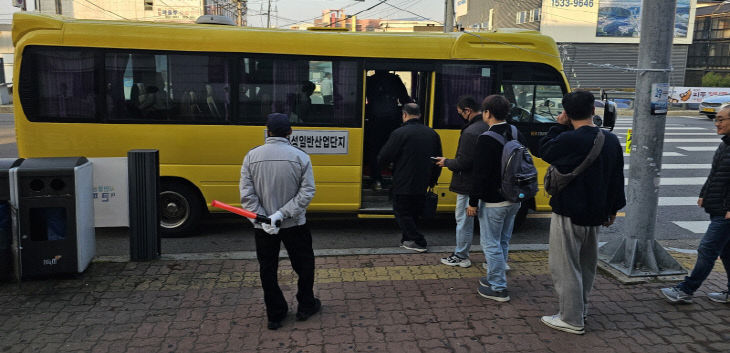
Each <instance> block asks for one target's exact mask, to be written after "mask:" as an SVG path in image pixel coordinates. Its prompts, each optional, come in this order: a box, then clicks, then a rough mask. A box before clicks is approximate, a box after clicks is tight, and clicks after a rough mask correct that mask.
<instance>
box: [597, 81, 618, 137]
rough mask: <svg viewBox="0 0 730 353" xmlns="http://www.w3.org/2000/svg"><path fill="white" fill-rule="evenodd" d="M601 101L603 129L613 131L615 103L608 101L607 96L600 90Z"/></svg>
mask: <svg viewBox="0 0 730 353" xmlns="http://www.w3.org/2000/svg"><path fill="white" fill-rule="evenodd" d="M601 100H602V101H603V127H604V128H607V129H609V130H611V131H613V127H614V126H615V125H616V103H614V102H611V101H609V100H608V94H606V92H605V91H603V90H601Z"/></svg>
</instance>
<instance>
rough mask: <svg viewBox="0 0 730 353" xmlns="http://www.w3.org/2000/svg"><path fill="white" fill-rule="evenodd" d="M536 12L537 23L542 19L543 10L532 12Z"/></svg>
mask: <svg viewBox="0 0 730 353" xmlns="http://www.w3.org/2000/svg"><path fill="white" fill-rule="evenodd" d="M532 11H534V12H535V22H540V19H541V18H542V9H539V8H538V9H534V10H532Z"/></svg>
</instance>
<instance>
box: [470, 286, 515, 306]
mask: <svg viewBox="0 0 730 353" xmlns="http://www.w3.org/2000/svg"><path fill="white" fill-rule="evenodd" d="M477 291H478V292H479V295H481V296H482V297H484V298H487V299H492V300H496V301H498V302H506V301H509V299H510V298H509V293H507V290H506V289H505V290H501V291H493V290H492V287H484V286H479V289H477Z"/></svg>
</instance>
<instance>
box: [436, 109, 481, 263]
mask: <svg viewBox="0 0 730 353" xmlns="http://www.w3.org/2000/svg"><path fill="white" fill-rule="evenodd" d="M456 112H457V113H458V114H459V116H460V117H461V118H462V119H464V120H465V121H466V125H464V127H463V128H462V129H461V136H459V144H458V146H457V147H456V156H455V157H454V159H446V158H445V157H436V158H434V160H435V161H436V165H438V166H439V167H446V168H449V170H451V172H453V173H454V174H453V176H452V177H451V184H450V185H449V191H451V192H453V193H455V194H456V209H455V211H454V216H455V217H456V247H455V248H454V253H453V254H451V255H449V256H447V257H444V258H442V259H441V263H442V264H444V265H447V266H461V267H469V266H471V260H469V249H470V248H471V242H472V238H473V237H474V217H472V216H468V215H467V214H466V208H467V207H468V206H469V192H470V190H471V186H472V184H473V183H474V179H473V175H472V166H473V164H474V146H475V145H476V142H477V138H479V135H481V134H482V133H483V132H485V131H487V130H488V129H489V125H487V123H485V122H484V121H483V120H482V110H481V109H480V108H479V103H478V102H477V101H476V99H474V97H472V96H464V97H461V98H460V99H459V102H458V103H456Z"/></svg>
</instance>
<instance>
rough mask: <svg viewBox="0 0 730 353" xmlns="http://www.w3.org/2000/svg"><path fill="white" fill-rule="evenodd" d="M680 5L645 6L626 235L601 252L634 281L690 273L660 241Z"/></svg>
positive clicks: (651, 1) (649, 1)
mask: <svg viewBox="0 0 730 353" xmlns="http://www.w3.org/2000/svg"><path fill="white" fill-rule="evenodd" d="M676 6H677V0H644V1H642V9H641V32H640V38H641V39H640V42H639V62H638V69H637V74H636V98H635V101H634V122H633V128H634V133H633V134H632V135H633V136H634V138H633V140H632V141H631V165H630V167H629V185H628V188H627V209H626V226H625V233H624V237H623V238H619V239H615V240H613V241H610V242H608V243H607V244H605V245H604V246H602V247H601V248H600V250H599V258H600V259H601V261H603V262H606V263H608V265H609V266H611V267H613V268H614V269H617V270H619V271H621V272H622V273H623V274H625V275H627V276H629V277H645V276H660V275H662V276H664V275H678V274H683V273H686V271H685V270H684V269H683V268H682V266H681V265H680V264H679V263H678V262H677V261H676V260H675V259H674V258H673V257H672V256H671V255H669V253H667V251H666V250H664V248H663V247H662V246H661V245H659V243H657V241H656V239H655V237H654V232H655V228H656V214H657V202H658V200H659V180H660V178H659V177H660V171H661V165H662V150H663V147H664V125H665V122H666V118H667V106H668V102H667V93H668V92H667V91H668V89H669V74H670V71H671V55H672V40H673V38H674V16H675V11H676ZM596 187H601V186H600V185H597V186H596Z"/></svg>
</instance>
